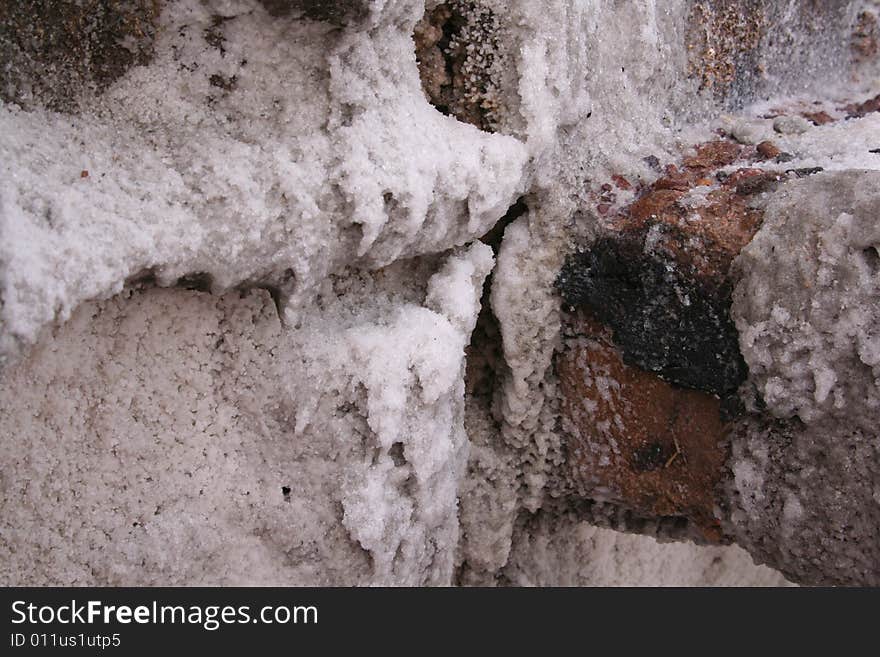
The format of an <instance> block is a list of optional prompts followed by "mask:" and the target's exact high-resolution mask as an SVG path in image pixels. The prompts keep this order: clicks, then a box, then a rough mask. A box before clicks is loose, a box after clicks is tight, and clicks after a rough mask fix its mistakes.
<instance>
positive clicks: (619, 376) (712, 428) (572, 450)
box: [557, 312, 727, 541]
mask: <svg viewBox="0 0 880 657" xmlns="http://www.w3.org/2000/svg"><path fill="white" fill-rule="evenodd" d="M570 329H572V330H573V331H575V332H576V333H577V334H578V336H579V337H578V338H577V341H576V342H573V343H571V346H570V348H569V349H567V350H566V351H564V352H563V353H562V354H560V356H559V358H558V360H557V372H558V374H559V381H560V385H561V389H562V409H561V410H562V417H563V422H564V426H565V428H566V429H567V432H568V434H569V436H570V439H569V441H568V443H567V456H568V467H569V469H570V472H571V475H570V476H571V480H572V482H573V484H574V486H575V488H576V489H577V490H578V491H579V492H580V493H582V494H583V495H585V496H587V497H593V498H600V499H602V500H603V501H610V502H615V503H618V504H621V505H623V506H625V507H626V508H627V509H630V510H631V511H632V512H634V513H635V514H637V515H640V516H643V517H677V518H684V519H686V520H687V521H689V522H692V523H693V524H694V525H695V526H696V527H697V528H699V530H700V531H701V533H702V534H703V536H704V537H705V538H706V539H707V540H709V541H718V540H720V539H721V537H722V536H721V530H720V526H719V524H718V520H717V518H716V517H715V507H716V505H717V502H716V494H717V490H716V489H717V487H718V484H719V482H720V480H721V475H722V468H723V466H724V462H725V460H726V458H727V448H726V446H725V441H724V435H725V426H724V423H723V422H722V419H721V408H720V402H719V400H718V398H717V397H715V396H713V395H710V394H707V393H704V392H698V391H695V390H688V389H684V388H680V387H678V386H675V385H672V384H670V383H667V382H665V381H663V380H662V379H660V378H659V377H657V376H655V375H653V374H650V373H648V372H645V371H644V370H641V369H639V368H637V367H630V366H628V365H626V364H625V363H624V361H623V358H622V356H621V353H620V351H619V350H618V349H617V348H616V347H615V346H614V344H613V342H612V337H611V333H610V331H609V330H608V329H607V328H605V327H603V326H602V325H601V324H599V323H598V322H596V321H595V320H593V319H592V318H590V317H589V314H588V313H584V312H580V313H576V315H575V316H573V317H572V322H571V324H570Z"/></svg>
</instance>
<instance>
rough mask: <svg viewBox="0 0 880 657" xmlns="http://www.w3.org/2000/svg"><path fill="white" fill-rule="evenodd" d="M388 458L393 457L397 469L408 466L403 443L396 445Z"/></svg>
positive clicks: (390, 450)
mask: <svg viewBox="0 0 880 657" xmlns="http://www.w3.org/2000/svg"><path fill="white" fill-rule="evenodd" d="M388 456H390V457H391V460H392V462H393V463H394V465H395V467H398V468H399V467H401V466H403V465H406V457H405V456H404V453H403V443H394V444H393V445H392V446H391V449H389V450H388Z"/></svg>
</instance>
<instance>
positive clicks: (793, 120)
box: [773, 116, 813, 135]
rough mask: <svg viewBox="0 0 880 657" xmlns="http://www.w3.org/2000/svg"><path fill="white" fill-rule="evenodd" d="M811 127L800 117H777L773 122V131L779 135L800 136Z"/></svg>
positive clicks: (810, 124)
mask: <svg viewBox="0 0 880 657" xmlns="http://www.w3.org/2000/svg"><path fill="white" fill-rule="evenodd" d="M812 125H813V124H812V123H810V122H809V121H807V120H806V119H805V118H804V117H802V116H779V117H776V119H775V120H774V121H773V129H774V130H775V131H776V132H778V133H779V134H781V135H800V134H803V133H804V132H806V131H807V130H809V129H810V127H811V126H812Z"/></svg>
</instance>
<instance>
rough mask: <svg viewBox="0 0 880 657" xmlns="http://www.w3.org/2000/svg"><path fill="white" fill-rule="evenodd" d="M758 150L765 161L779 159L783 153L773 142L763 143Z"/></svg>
mask: <svg viewBox="0 0 880 657" xmlns="http://www.w3.org/2000/svg"><path fill="white" fill-rule="evenodd" d="M757 150H758V154H759V155H760V156H761V157H763V158H764V159H765V160H772V159H773V158H774V157H778V156H779V155H781V154H782V151H780V150H779V149H778V148H777V147H776V144H774V143H773V142H772V141H762V142H761V143H760V144H758V148H757Z"/></svg>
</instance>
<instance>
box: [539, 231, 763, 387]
mask: <svg viewBox="0 0 880 657" xmlns="http://www.w3.org/2000/svg"><path fill="white" fill-rule="evenodd" d="M556 285H557V287H558V289H559V290H560V292H561V293H562V296H563V298H564V299H565V301H566V303H568V304H570V305H571V306H581V305H583V306H585V307H586V308H588V309H589V310H590V312H591V313H592V314H593V315H594V316H595V317H596V319H598V320H599V321H600V322H602V323H603V324H605V325H606V326H608V327H609V328H611V330H612V331H613V334H614V342H615V344H616V345H617V346H618V348H620V350H621V351H622V353H623V359H624V362H625V363H626V364H627V365H631V366H635V367H639V368H641V369H643V370H646V371H649V372H654V373H656V374H657V375H659V376H660V377H661V378H663V379H665V380H667V381H669V382H670V383H674V384H676V385H680V386H683V387H686V388H692V389H696V390H703V391H705V392H709V393H712V394H716V395H719V396H725V395H727V394H730V393H732V392H733V391H735V390H736V389H737V388H738V387H739V385H740V384H741V383H742V382H743V381H744V380H745V378H746V375H747V368H746V364H745V361H744V360H743V358H742V355H741V354H740V351H739V342H738V336H737V331H736V327H735V326H734V324H733V321H732V320H731V319H730V305H731V292H732V289H731V285H730V283H729V282H726V281H725V282H721V283H718V284H707V283H704V282H702V281H700V280H699V279H697V278H695V277H691V276H687V275H685V274H684V273H682V272H681V270H680V268H678V267H677V266H676V264H675V263H674V262H672V261H671V260H667V259H666V258H664V257H663V256H662V255H658V254H654V253H645V249H644V246H643V243H642V241H641V240H637V239H631V238H626V237H622V238H609V237H606V238H600V239H599V240H597V241H596V242H595V243H594V244H593V246H592V247H591V248H590V249H589V250H588V251H584V252H579V253H575V254H572V255H571V256H569V257H568V258H567V260H566V262H565V265H564V266H563V268H562V271H561V272H560V274H559V277H558V278H557V281H556Z"/></svg>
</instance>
